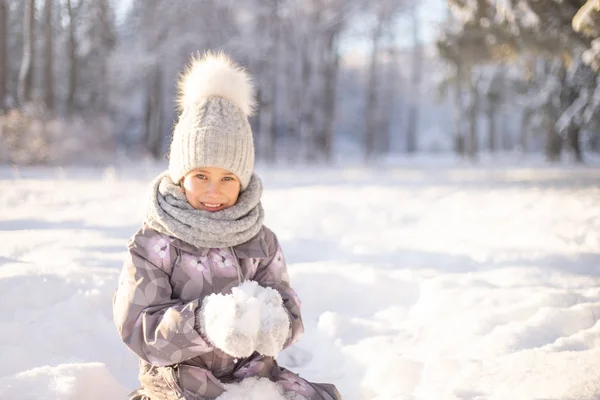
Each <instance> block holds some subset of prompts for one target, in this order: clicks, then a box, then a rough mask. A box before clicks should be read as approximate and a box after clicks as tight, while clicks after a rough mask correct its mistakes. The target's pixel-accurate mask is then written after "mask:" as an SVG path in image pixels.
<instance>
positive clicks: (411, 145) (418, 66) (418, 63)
mask: <svg viewBox="0 0 600 400" xmlns="http://www.w3.org/2000/svg"><path fill="white" fill-rule="evenodd" d="M418 11H419V8H418V6H416V5H415V6H413V8H412V22H413V24H412V25H413V42H414V53H413V65H412V79H411V83H412V85H411V90H410V107H409V110H408V127H407V129H406V152H407V153H409V154H412V153H414V152H415V151H416V150H417V130H418V123H419V100H420V96H419V94H420V90H421V78H422V75H423V49H422V46H421V36H420V22H421V21H420V19H419V13H418Z"/></svg>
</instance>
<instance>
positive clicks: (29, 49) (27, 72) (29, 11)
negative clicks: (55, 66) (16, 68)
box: [18, 0, 35, 106]
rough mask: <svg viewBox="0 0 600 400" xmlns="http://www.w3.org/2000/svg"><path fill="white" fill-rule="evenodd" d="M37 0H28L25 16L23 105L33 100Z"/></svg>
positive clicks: (22, 75) (22, 72)
mask: <svg viewBox="0 0 600 400" xmlns="http://www.w3.org/2000/svg"><path fill="white" fill-rule="evenodd" d="M34 32H35V1H34V0H27V3H26V6H25V12H24V18H23V35H24V40H23V59H22V61H21V69H20V72H19V89H18V99H19V103H20V104H21V105H22V106H23V105H25V104H27V103H29V102H30V101H31V100H32V97H31V92H32V85H33V62H34V61H33V60H34V58H35V55H34V49H35V46H34V43H35V33H34Z"/></svg>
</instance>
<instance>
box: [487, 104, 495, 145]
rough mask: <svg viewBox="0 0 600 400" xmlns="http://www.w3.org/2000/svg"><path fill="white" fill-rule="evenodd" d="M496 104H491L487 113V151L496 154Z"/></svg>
mask: <svg viewBox="0 0 600 400" xmlns="http://www.w3.org/2000/svg"><path fill="white" fill-rule="evenodd" d="M496 106H497V105H496V104H491V105H490V109H489V110H488V112H487V119H488V151H489V152H490V153H491V154H493V153H495V152H496V109H495V108H496Z"/></svg>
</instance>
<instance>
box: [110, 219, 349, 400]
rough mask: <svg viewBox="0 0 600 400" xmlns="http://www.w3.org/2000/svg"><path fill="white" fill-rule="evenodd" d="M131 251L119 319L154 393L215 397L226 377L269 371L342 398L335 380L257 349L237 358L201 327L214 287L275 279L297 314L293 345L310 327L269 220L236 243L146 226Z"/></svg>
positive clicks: (192, 399)
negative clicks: (182, 236)
mask: <svg viewBox="0 0 600 400" xmlns="http://www.w3.org/2000/svg"><path fill="white" fill-rule="evenodd" d="M128 248H129V254H128V258H127V260H126V262H125V264H124V266H123V270H122V273H121V276H120V279H119V285H118V288H117V291H116V293H115V296H114V302H113V314H114V320H115V324H116V326H117V329H118V331H119V334H120V336H121V338H122V339H123V341H124V343H125V344H126V345H127V346H128V347H129V348H130V349H131V350H132V351H133V352H135V354H137V355H138V357H139V358H140V376H139V378H140V381H141V383H142V386H143V390H144V392H145V393H146V394H147V395H148V396H149V397H150V399H152V400H163V399H164V400H171V399H186V400H208V399H214V398H216V397H218V396H219V395H220V394H221V393H223V384H224V383H231V382H235V381H239V380H241V379H243V378H246V377H250V376H257V377H268V378H270V379H271V380H273V381H275V382H278V383H279V384H280V385H281V386H283V387H284V389H286V390H292V391H294V392H297V393H298V394H301V395H303V396H304V397H306V398H307V399H326V400H330V399H334V400H335V399H341V397H339V394H338V393H337V390H336V389H335V387H333V386H332V385H327V384H314V383H311V382H307V381H305V380H304V379H302V378H300V377H298V376H297V375H295V374H293V373H292V372H290V371H288V370H286V369H284V368H280V367H279V366H278V365H277V363H276V362H275V360H274V359H273V358H272V357H264V356H261V355H259V354H258V353H256V352H255V353H254V354H253V355H251V356H250V357H248V358H247V359H242V360H237V359H234V358H233V357H231V356H229V355H227V354H225V353H224V352H223V351H221V350H220V349H218V348H215V347H214V346H212V345H211V344H210V342H208V341H207V340H206V338H204V337H203V335H202V334H201V333H200V332H201V329H200V325H199V321H198V320H197V317H196V315H197V313H196V310H197V309H198V308H199V307H200V306H201V304H202V299H203V298H204V297H205V296H207V295H209V294H211V293H223V294H225V293H230V291H231V288H232V287H235V286H237V285H238V284H239V283H240V281H241V280H242V279H243V280H254V281H257V282H258V283H259V284H260V285H262V286H265V287H266V286H268V287H272V288H273V289H275V290H277V291H278V292H279V293H280V294H281V297H282V298H283V302H284V306H285V308H286V310H287V312H288V314H289V316H290V321H291V329H290V336H289V339H288V341H287V342H286V345H285V347H287V346H289V345H291V344H293V343H294V342H295V341H296V340H297V339H298V338H299V336H300V335H301V334H302V332H303V329H304V328H303V325H302V318H301V314H300V300H299V299H298V297H297V295H296V293H295V291H294V290H293V289H292V288H291V287H290V284H289V277H288V274H287V267H286V264H285V260H284V257H283V254H282V251H281V247H280V246H279V244H278V242H277V238H276V237H275V235H274V234H273V232H271V231H270V230H269V229H268V228H266V227H263V228H262V229H261V231H260V232H259V233H258V234H257V235H256V236H255V237H254V238H252V239H251V240H249V241H248V242H246V243H243V244H241V245H238V246H234V247H232V248H220V249H215V248H212V249H209V248H196V247H194V246H192V245H190V244H188V243H185V242H183V241H181V240H179V239H177V238H173V237H171V236H167V235H164V234H161V233H159V232H157V231H155V230H153V229H151V228H149V227H147V226H143V227H142V228H141V229H140V230H139V231H138V232H137V233H136V234H135V235H134V236H133V237H132V238H131V240H130V241H129V246H128Z"/></svg>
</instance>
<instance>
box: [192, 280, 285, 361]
mask: <svg viewBox="0 0 600 400" xmlns="http://www.w3.org/2000/svg"><path fill="white" fill-rule="evenodd" d="M231 292H232V293H231V294H226V295H222V294H211V295H209V296H207V297H205V298H204V301H203V302H202V308H201V309H200V313H199V317H200V322H201V323H200V325H201V329H202V333H203V334H204V335H205V336H206V337H207V338H208V340H209V341H210V342H211V343H212V344H213V345H214V346H216V347H218V348H219V349H221V350H223V351H224V352H225V353H227V354H229V355H230V356H232V357H237V358H245V357H249V356H250V355H251V354H252V353H253V352H254V351H255V350H256V351H258V352H259V353H260V354H262V355H265V356H272V357H275V356H276V355H277V354H278V353H279V352H280V351H281V350H282V349H283V345H284V344H285V342H286V340H287V338H288V335H289V331H290V320H289V317H288V314H287V311H286V310H285V308H284V307H283V300H282V298H281V295H280V294H279V292H278V291H276V290H275V289H272V288H269V287H262V286H260V285H258V283H257V282H254V281H246V282H244V283H242V284H241V285H240V286H238V287H235V288H233V289H232V291H231Z"/></svg>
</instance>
